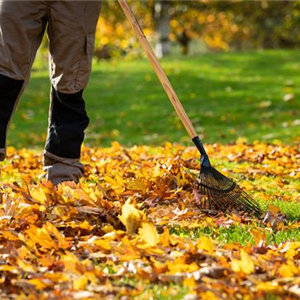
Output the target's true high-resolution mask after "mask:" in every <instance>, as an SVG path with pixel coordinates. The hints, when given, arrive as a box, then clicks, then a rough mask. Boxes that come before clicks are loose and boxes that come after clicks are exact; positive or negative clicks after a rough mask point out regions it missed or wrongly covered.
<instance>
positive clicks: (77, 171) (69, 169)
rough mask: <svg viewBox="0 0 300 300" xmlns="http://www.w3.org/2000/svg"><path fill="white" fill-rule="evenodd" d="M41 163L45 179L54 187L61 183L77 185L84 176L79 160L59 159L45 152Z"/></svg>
mask: <svg viewBox="0 0 300 300" xmlns="http://www.w3.org/2000/svg"><path fill="white" fill-rule="evenodd" d="M43 163H44V171H45V172H46V179H47V180H49V181H51V182H52V183H53V184H55V185H57V184H59V183H61V182H63V181H74V182H76V183H78V182H79V179H80V178H81V177H82V176H83V174H84V166H83V164H81V163H80V162H79V159H74V158H64V157H59V156H57V155H54V154H52V153H50V152H48V151H45V152H44V162H43Z"/></svg>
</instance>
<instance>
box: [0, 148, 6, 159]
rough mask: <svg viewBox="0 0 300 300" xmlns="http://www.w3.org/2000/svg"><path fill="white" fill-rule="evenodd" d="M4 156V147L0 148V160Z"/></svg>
mask: <svg viewBox="0 0 300 300" xmlns="http://www.w3.org/2000/svg"><path fill="white" fill-rule="evenodd" d="M5 157H6V148H0V161H3V160H4V159H5Z"/></svg>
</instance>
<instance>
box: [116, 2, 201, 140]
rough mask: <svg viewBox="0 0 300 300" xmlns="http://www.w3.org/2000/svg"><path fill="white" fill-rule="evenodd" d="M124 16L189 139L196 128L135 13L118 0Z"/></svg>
mask: <svg viewBox="0 0 300 300" xmlns="http://www.w3.org/2000/svg"><path fill="white" fill-rule="evenodd" d="M118 1H119V3H120V5H121V7H122V9H123V11H124V13H125V15H126V17H127V18H128V20H129V22H130V24H131V26H132V28H133V30H134V32H135V34H136V36H137V38H138V39H139V41H140V43H141V45H142V47H143V49H144V51H145V52H146V54H147V56H148V59H149V61H150V63H151V64H152V67H153V69H154V71H155V73H156V75H157V77H158V79H159V81H160V82H161V84H162V86H163V88H164V90H165V92H166V93H167V95H168V97H169V99H170V101H171V103H172V104H173V106H174V108H175V111H176V113H177V115H178V116H179V118H180V120H181V122H182V123H183V125H184V127H185V129H186V131H187V132H188V134H189V135H190V137H191V139H193V138H195V137H196V136H197V133H196V130H195V128H194V126H193V124H192V122H191V120H190V118H189V117H188V115H187V113H186V112H185V110H184V108H183V106H182V104H181V102H180V100H179V98H178V97H177V95H176V93H175V91H174V89H173V86H172V84H171V83H170V81H169V79H168V77H167V76H166V74H165V72H164V70H163V69H162V67H161V65H160V63H159V61H158V59H157V57H156V55H155V53H154V51H153V49H152V47H151V46H150V44H149V42H148V40H147V38H146V36H145V34H144V32H143V29H142V28H141V26H140V24H139V22H138V20H137V19H136V17H135V15H134V14H133V12H132V10H131V8H130V7H129V5H128V4H127V2H126V0H118Z"/></svg>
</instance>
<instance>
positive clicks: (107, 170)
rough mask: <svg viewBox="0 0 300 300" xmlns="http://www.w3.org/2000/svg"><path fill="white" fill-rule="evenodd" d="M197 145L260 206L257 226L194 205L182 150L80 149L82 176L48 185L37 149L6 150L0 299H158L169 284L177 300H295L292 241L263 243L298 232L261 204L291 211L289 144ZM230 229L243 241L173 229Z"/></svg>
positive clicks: (194, 170)
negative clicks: (240, 231)
mask: <svg viewBox="0 0 300 300" xmlns="http://www.w3.org/2000/svg"><path fill="white" fill-rule="evenodd" d="M207 148H208V152H209V153H210V156H211V157H212V158H213V159H214V160H215V161H216V162H217V164H219V166H220V167H221V168H222V172H225V173H228V174H229V175H232V176H236V178H237V180H238V181H239V183H240V184H241V186H243V187H244V188H245V189H246V190H247V192H249V193H251V194H253V195H254V196H255V198H256V199H259V201H260V203H261V204H262V205H264V207H266V213H265V215H264V216H263V218H262V219H261V220H257V219H255V218H252V217H251V216H247V215H242V214H239V213H238V212H236V214H232V215H225V214H223V213H222V212H220V211H216V210H214V209H213V208H211V207H209V206H207V203H204V202H203V199H204V197H203V196H202V195H201V194H200V193H199V191H197V189H196V188H195V185H194V182H195V179H196V177H197V174H198V172H199V162H198V159H197V153H196V151H195V149H193V148H189V147H183V146H180V145H172V144H170V143H166V144H165V146H164V147H160V148H154V147H147V146H139V147H133V148H130V149H125V148H123V147H122V146H121V145H119V144H118V143H113V144H112V147H110V148H84V149H83V154H82V160H83V162H84V163H85V169H86V177H85V178H84V179H82V181H81V182H80V184H78V185H76V184H74V183H70V182H66V183H63V184H60V185H59V186H58V187H54V186H52V184H51V183H49V182H46V181H44V180H42V179H40V177H41V175H42V174H41V170H40V169H41V168H40V166H41V156H40V155H39V153H38V152H36V151H33V150H27V149H23V150H21V151H16V150H14V149H12V148H9V149H8V161H7V163H5V164H4V165H3V166H2V176H3V177H4V178H5V180H4V181H3V182H2V183H1V189H0V191H1V194H0V195H1V197H0V241H1V243H0V298H1V299H3V300H4V299H59V300H63V299H118V298H120V299H149V297H150V296H151V292H149V286H154V285H159V286H162V287H164V288H165V289H167V294H169V295H170V299H171V298H174V296H176V293H178V291H179V290H180V289H181V288H179V289H178V288H176V287H184V288H185V289H186V291H187V292H186V293H187V295H186V296H185V298H184V299H255V298H264V297H266V296H268V295H274V296H277V297H279V298H283V297H284V298H285V299H297V298H299V297H300V279H299V278H300V241H297V240H286V241H284V242H282V243H277V244H276V243H270V242H268V241H267V236H268V235H270V234H272V233H273V232H275V231H282V232H284V231H285V230H295V231H296V230H299V228H300V222H299V218H296V219H293V220H290V219H289V218H288V217H287V216H286V215H285V214H284V213H282V211H281V209H280V208H279V207H277V206H276V205H274V204H272V201H273V200H274V199H277V200H278V199H279V200H280V201H282V202H284V203H299V179H300V167H299V166H300V153H299V148H298V147H296V146H284V145H282V144H280V143H279V142H278V143H277V144H274V145H269V144H264V143H254V144H253V145H247V144H246V143H245V142H241V143H237V144H234V145H227V146H222V145H217V144H216V145H209V146H208V147H207ZM225 161H227V162H228V161H229V162H232V168H231V169H230V168H229V167H228V163H227V164H226V163H223V162H225ZM222 164H224V165H222ZM255 180H260V182H262V183H263V182H266V184H265V185H263V184H262V185H261V186H255V185H254V183H253V182H254V181H255ZM270 182H272V183H274V182H275V184H274V187H275V190H274V192H273V194H272V193H270V192H269V191H268V190H267V185H268V184H269V183H270ZM252 183H253V184H252ZM298 207H299V206H298ZM299 214H300V212H298V215H297V216H299ZM234 226H244V227H245V226H246V228H247V230H248V232H249V234H250V235H251V238H252V239H251V241H250V240H249V241H247V242H246V243H245V244H241V243H238V242H231V243H228V242H226V241H225V242H224V241H219V240H214V239H212V237H210V236H206V235H201V236H196V237H195V236H193V234H181V233H180V232H181V231H180V230H181V229H184V230H190V231H191V232H193V230H197V229H199V228H210V229H211V230H213V231H214V232H216V233H217V232H218V231H219V230H221V229H222V228H223V229H230V228H232V227H234ZM174 228H179V229H180V230H179V233H177V234H175V233H174V230H173V229H174ZM182 232H183V231H182ZM152 296H153V295H152ZM152 296H151V297H152ZM158 298H159V297H158ZM165 298H166V296H165Z"/></svg>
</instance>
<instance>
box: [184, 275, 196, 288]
mask: <svg viewBox="0 0 300 300" xmlns="http://www.w3.org/2000/svg"><path fill="white" fill-rule="evenodd" d="M183 285H184V286H186V287H188V288H190V289H193V288H194V287H195V286H196V281H195V278H194V277H190V278H185V279H184V280H183Z"/></svg>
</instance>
